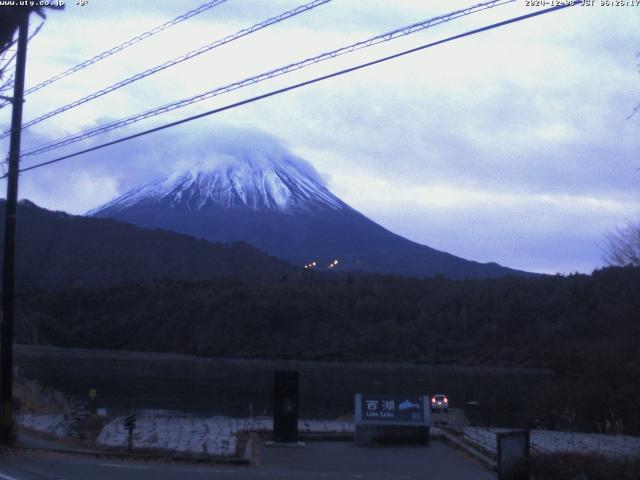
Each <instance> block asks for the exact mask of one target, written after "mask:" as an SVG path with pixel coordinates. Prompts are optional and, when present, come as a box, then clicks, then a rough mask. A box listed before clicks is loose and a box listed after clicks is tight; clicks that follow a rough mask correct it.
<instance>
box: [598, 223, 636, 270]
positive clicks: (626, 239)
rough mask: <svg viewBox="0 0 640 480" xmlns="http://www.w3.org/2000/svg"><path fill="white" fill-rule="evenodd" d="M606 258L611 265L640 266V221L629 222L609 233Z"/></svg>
mask: <svg viewBox="0 0 640 480" xmlns="http://www.w3.org/2000/svg"><path fill="white" fill-rule="evenodd" d="M604 259H605V261H606V262H607V264H609V265H611V266H621V267H625V266H629V265H632V266H635V267H640V222H639V223H628V224H627V225H626V226H625V227H618V228H616V229H615V230H614V231H613V232H611V233H609V234H608V235H607V247H606V253H605V258H604Z"/></svg>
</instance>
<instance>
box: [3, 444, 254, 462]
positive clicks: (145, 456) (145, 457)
mask: <svg viewBox="0 0 640 480" xmlns="http://www.w3.org/2000/svg"><path fill="white" fill-rule="evenodd" d="M14 451H16V452H26V451H29V452H39V453H55V454H58V455H69V456H84V457H94V458H114V459H118V460H133V461H145V462H148V461H165V462H175V463H192V464H203V463H206V464H209V465H233V466H248V465H250V463H251V462H250V461H248V460H245V459H244V458H239V457H229V458H227V457H196V456H193V457H191V456H185V455H172V454H171V453H170V452H167V453H160V452H153V453H144V452H138V453H135V452H108V451H99V450H75V451H74V450H64V449H55V448H30V447H25V446H17V447H15V449H14Z"/></svg>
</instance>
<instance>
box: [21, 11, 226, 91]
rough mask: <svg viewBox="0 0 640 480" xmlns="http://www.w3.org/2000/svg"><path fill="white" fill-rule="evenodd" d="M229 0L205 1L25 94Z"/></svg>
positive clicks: (36, 86)
mask: <svg viewBox="0 0 640 480" xmlns="http://www.w3.org/2000/svg"><path fill="white" fill-rule="evenodd" d="M226 1H227V0H212V1H209V2H206V3H203V4H202V5H200V6H199V7H197V8H194V9H193V10H189V11H188V12H186V13H183V14H182V15H179V16H177V17H176V18H174V19H172V20H169V21H168V22H166V23H163V24H162V25H159V26H157V27H155V28H153V29H151V30H148V31H146V32H144V33H141V34H140V35H136V36H135V37H133V38H130V39H129V40H127V41H126V42H123V43H121V44H120V45H117V46H115V47H113V48H110V49H109V50H106V51H104V52H102V53H99V54H98V55H96V56H94V57H92V58H90V59H89V60H85V61H84V62H82V63H79V64H78V65H76V66H74V67H71V68H69V69H68V70H65V71H64V72H62V73H59V74H57V75H54V76H53V77H51V78H49V79H47V80H45V81H44V82H41V83H39V84H37V85H35V86H33V87H31V88H29V89H27V90H25V92H24V94H25V95H29V94H30V93H33V92H36V91H38V90H40V89H41V88H44V87H46V86H47V85H51V84H52V83H54V82H57V81H58V80H60V79H61V78H64V77H68V76H69V75H71V74H72V73H75V72H77V71H79V70H82V69H84V68H87V67H88V66H90V65H93V64H94V63H98V62H99V61H101V60H104V59H105V58H107V57H110V56H111V55H114V54H116V53H118V52H121V51H122V50H124V49H126V48H128V47H130V46H132V45H135V44H136V43H138V42H141V41H142V40H145V39H147V38H149V37H151V36H153V35H155V34H157V33H160V32H162V31H163V30H166V29H167V28H169V27H172V26H174V25H176V24H178V23H180V22H183V21H184V20H188V19H189V18H191V17H194V16H196V15H199V14H201V13H202V12H205V11H207V10H209V9H211V8H213V7H216V6H218V5H220V4H221V3H224V2H226Z"/></svg>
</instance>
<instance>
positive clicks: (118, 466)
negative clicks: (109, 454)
mask: <svg viewBox="0 0 640 480" xmlns="http://www.w3.org/2000/svg"><path fill="white" fill-rule="evenodd" d="M98 466H99V467H112V468H138V469H140V470H150V469H151V468H153V467H148V466H146V465H118V464H117V463H99V464H98Z"/></svg>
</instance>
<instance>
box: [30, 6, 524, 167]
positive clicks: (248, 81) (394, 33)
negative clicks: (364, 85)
mask: <svg viewBox="0 0 640 480" xmlns="http://www.w3.org/2000/svg"><path fill="white" fill-rule="evenodd" d="M514 1H516V0H492V1H489V2H484V3H479V4H477V5H473V6H471V7H468V8H465V9H462V10H456V11H453V12H450V13H447V14H445V15H440V16H437V17H433V18H429V19H427V20H424V21H422V22H418V23H413V24H411V25H408V26H405V27H402V28H398V29H395V30H391V31H389V32H386V33H382V34H380V35H376V36H375V37H371V38H369V39H367V40H363V41H360V42H356V43H353V44H351V45H347V46H346V47H342V48H338V49H336V50H332V51H330V52H325V53H322V54H320V55H316V56H314V57H310V58H307V59H305V60H302V61H299V62H296V63H291V64H289V65H286V66H284V67H280V68H276V69H274V70H269V71H267V72H264V73H261V74H259V75H255V76H252V77H248V78H245V79H244V80H240V81H236V82H233V83H230V84H227V85H224V86H222V87H217V88H214V89H212V90H208V91H206V92H204V93H200V94H198V95H194V96H192V97H188V98H185V99H182V100H178V101H175V102H172V103H169V104H166V105H163V106H160V107H157V108H153V109H151V110H148V111H146V112H142V113H138V114H135V115H132V116H130V117H127V118H124V119H120V120H117V121H115V122H112V123H108V124H106V125H102V126H100V127H96V128H93V129H89V130H85V131H83V132H80V133H78V134H75V135H71V136H69V137H66V138H63V139H61V140H58V141H56V142H53V143H50V144H47V145H44V146H42V147H38V148H36V149H34V150H32V151H29V152H26V153H23V154H22V156H23V157H25V156H31V155H37V154H40V153H44V152H47V151H50V150H54V149H56V148H60V147H63V146H66V145H70V144H72V143H76V142H79V141H81V140H85V139H87V138H91V137H94V136H96V135H100V134H103V133H106V132H109V131H111V130H115V129H118V128H122V127H125V126H127V125H131V124H132V123H136V122H139V121H141V120H145V119H147V118H150V117H154V116H156V115H160V114H162V113H166V112H170V111H172V110H176V109H179V108H183V107H186V106H188V105H191V104H193V103H196V102H201V101H203V100H207V99H210V98H213V97H216V96H218V95H222V94H225V93H228V92H231V91H234V90H238V89H240V88H243V87H246V86H249V85H253V84H256V83H259V82H263V81H265V80H269V79H271V78H274V77H278V76H280V75H284V74H286V73H289V72H292V71H295V70H300V69H302V68H305V67H308V66H310V65H313V64H316V63H319V62H323V61H325V60H330V59H332V58H335V57H338V56H340V55H345V54H347V53H351V52H354V51H356V50H361V49H364V48H368V47H371V46H373V45H377V44H380V43H383V42H387V41H390V40H393V39H396V38H399V37H403V36H406V35H410V34H412V33H415V32H418V31H422V30H425V29H427V28H430V27H433V26H435V25H439V24H441V23H445V22H448V21H451V20H454V19H456V18H459V17H463V16H466V15H470V14H472V13H476V12H479V11H482V10H487V9H489V8H493V7H496V6H499V5H504V4H507V3H512V2H514Z"/></svg>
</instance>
